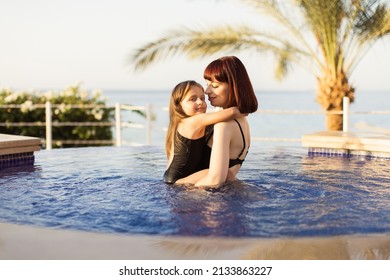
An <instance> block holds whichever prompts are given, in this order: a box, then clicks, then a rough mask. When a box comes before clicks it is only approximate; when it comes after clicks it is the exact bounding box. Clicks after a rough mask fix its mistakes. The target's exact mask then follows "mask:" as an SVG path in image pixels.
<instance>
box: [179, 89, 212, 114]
mask: <svg viewBox="0 0 390 280" xmlns="http://www.w3.org/2000/svg"><path fill="white" fill-rule="evenodd" d="M180 105H181V107H182V108H183V111H184V113H186V115H188V116H194V115H196V114H202V113H206V110H207V104H206V101H205V95H204V92H203V89H201V88H199V87H191V88H190V90H189V91H188V92H187V94H186V96H185V97H184V99H183V100H182V101H181V102H180Z"/></svg>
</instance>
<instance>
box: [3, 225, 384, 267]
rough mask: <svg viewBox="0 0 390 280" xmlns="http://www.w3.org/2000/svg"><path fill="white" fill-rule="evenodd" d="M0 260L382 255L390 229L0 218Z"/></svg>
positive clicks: (357, 257)
mask: <svg viewBox="0 0 390 280" xmlns="http://www.w3.org/2000/svg"><path fill="white" fill-rule="evenodd" d="M0 259H2V260H20V259H23V260H85V259H88V260H121V259H127V260H152V259H153V260H164V259H165V260H190V259H197V260H222V259H231V260H239V259H245V260H250V259H257V260H261V259H267V260H350V259H355V260H371V259H377V260H384V259H390V235H388V234H374V235H348V236H336V237H313V238H219V237H176V236H153V235H119V234H102V233H92V232H82V231H71V230H58V229H48V228H40V227H35V226H27V225H16V224H11V223H0Z"/></svg>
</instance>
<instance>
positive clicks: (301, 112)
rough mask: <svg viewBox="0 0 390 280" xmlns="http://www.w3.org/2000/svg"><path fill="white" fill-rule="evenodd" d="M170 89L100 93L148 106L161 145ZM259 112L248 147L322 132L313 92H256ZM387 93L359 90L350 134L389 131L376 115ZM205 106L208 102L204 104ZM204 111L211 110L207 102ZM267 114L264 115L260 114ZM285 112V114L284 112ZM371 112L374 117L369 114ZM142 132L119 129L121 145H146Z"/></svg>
mask: <svg viewBox="0 0 390 280" xmlns="http://www.w3.org/2000/svg"><path fill="white" fill-rule="evenodd" d="M170 93H171V91H170V90H102V97H103V98H104V99H105V100H106V103H107V105H115V103H120V104H129V105H135V106H146V105H148V104H150V105H151V107H152V112H153V115H154V116H155V118H154V121H153V122H152V137H151V144H152V145H158V146H161V145H164V141H165V133H166V127H167V126H168V122H169V115H168V112H167V108H168V103H169V97H170ZM256 96H257V98H258V101H259V113H253V114H250V115H249V116H248V122H249V124H250V128H251V136H252V138H256V139H261V140H260V141H252V145H258V144H260V143H264V141H266V142H267V141H270V142H274V143H275V144H280V143H282V144H283V145H294V146H295V145H297V143H298V144H299V145H300V143H299V140H300V138H301V137H302V135H304V134H309V133H313V132H317V131H323V130H326V126H325V115H324V114H321V111H322V109H321V106H320V105H319V104H318V103H317V102H316V93H315V91H314V90H292V91H284V90H257V91H256ZM389 96H390V92H389V91H361V92H358V93H356V95H355V102H353V103H352V104H351V106H350V112H351V116H350V131H362V129H366V130H367V129H368V130H370V129H375V128H377V127H380V128H381V129H384V130H385V131H386V130H389V131H390V114H382V113H380V114H378V112H380V111H381V112H383V111H388V110H390V98H389ZM207 103H208V101H207ZM207 105H208V111H210V110H213V107H212V106H211V105H210V104H209V103H208V104H207ZM263 110H264V111H267V112H266V113H265V112H264V111H263ZM286 111H288V112H289V114H287V113H286ZM370 112H374V113H375V114H369V113H370ZM122 121H125V122H133V123H141V124H145V123H146V120H145V118H142V117H140V116H138V115H137V114H135V113H131V112H125V111H122ZM146 134H147V133H146V130H145V129H136V128H123V129H122V138H123V140H124V142H125V143H132V144H134V143H140V144H145V143H146Z"/></svg>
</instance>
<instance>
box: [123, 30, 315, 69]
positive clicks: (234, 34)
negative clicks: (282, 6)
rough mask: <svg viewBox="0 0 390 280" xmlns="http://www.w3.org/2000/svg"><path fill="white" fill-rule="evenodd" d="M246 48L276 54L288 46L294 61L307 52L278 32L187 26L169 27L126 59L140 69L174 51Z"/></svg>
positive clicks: (193, 52)
mask: <svg viewBox="0 0 390 280" xmlns="http://www.w3.org/2000/svg"><path fill="white" fill-rule="evenodd" d="M249 49H253V50H255V51H257V52H266V51H270V52H272V53H274V54H276V55H282V54H284V53H285V52H286V50H287V49H288V50H289V51H290V52H291V53H292V54H291V55H290V56H295V57H296V61H299V58H298V57H299V56H308V55H309V54H308V53H307V52H305V51H304V50H301V49H298V48H294V47H292V45H291V44H290V42H289V41H287V40H284V39H282V38H281V37H280V36H275V35H272V34H266V33H260V32H258V31H255V30H253V29H251V28H249V27H247V26H238V27H235V28H233V27H232V26H223V27H216V28H213V29H212V30H205V31H196V30H192V29H189V28H179V29H175V30H172V31H170V32H168V33H167V35H166V36H165V37H163V38H160V39H159V40H157V41H155V42H152V43H149V44H147V45H145V46H143V47H141V48H139V49H138V50H136V51H135V53H134V54H133V56H132V57H131V58H130V59H131V60H132V61H133V62H134V63H135V67H136V69H137V70H140V69H144V68H146V67H147V66H148V65H150V64H151V63H153V62H156V61H158V60H160V59H162V58H168V57H171V56H173V55H175V54H176V53H177V52H180V53H185V54H186V55H187V56H188V57H189V58H190V59H193V58H198V57H205V56H208V55H211V54H215V53H218V52H223V51H225V52H227V51H235V52H238V51H243V50H249Z"/></svg>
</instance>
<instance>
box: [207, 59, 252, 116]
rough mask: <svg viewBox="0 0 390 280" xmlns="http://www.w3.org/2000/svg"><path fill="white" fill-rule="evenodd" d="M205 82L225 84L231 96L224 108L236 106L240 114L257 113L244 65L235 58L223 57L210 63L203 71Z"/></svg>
mask: <svg viewBox="0 0 390 280" xmlns="http://www.w3.org/2000/svg"><path fill="white" fill-rule="evenodd" d="M203 77H204V79H206V80H209V81H212V80H214V79H215V80H217V81H218V82H221V83H227V84H228V85H229V88H230V92H231V94H229V97H228V104H227V106H226V108H229V107H233V106H237V107H238V109H239V110H240V112H241V113H246V114H249V113H253V112H255V111H257V107H258V102H257V98H256V95H255V92H254V90H253V86H252V83H251V81H250V78H249V75H248V72H247V71H246V68H245V66H244V64H243V63H242V62H241V60H240V59H238V58H237V57H235V56H224V57H221V58H219V59H216V60H214V61H212V62H211V63H210V64H209V65H208V66H207V67H206V69H205V70H204V72H203Z"/></svg>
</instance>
